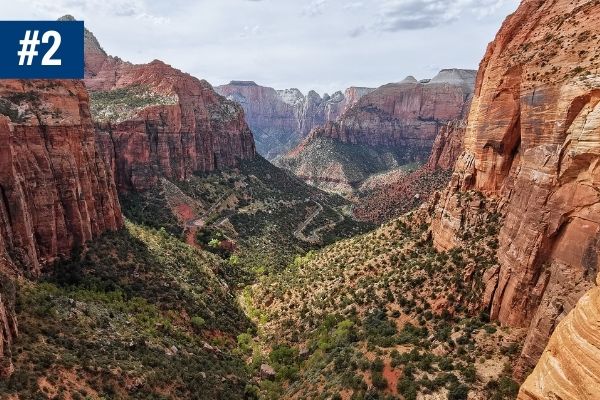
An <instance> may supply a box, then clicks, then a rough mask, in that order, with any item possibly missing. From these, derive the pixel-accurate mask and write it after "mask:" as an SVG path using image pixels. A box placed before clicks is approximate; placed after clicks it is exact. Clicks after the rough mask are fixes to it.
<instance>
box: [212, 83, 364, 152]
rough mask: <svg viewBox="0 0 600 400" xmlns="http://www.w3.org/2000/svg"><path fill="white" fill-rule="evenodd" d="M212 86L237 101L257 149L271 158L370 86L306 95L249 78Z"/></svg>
mask: <svg viewBox="0 0 600 400" xmlns="http://www.w3.org/2000/svg"><path fill="white" fill-rule="evenodd" d="M215 90H216V91H217V92H218V93H219V94H221V95H223V96H225V97H227V98H228V99H229V100H232V101H235V102H237V103H239V104H240V105H241V106H242V107H243V109H244V111H245V115H246V121H247V122H248V125H249V126H250V128H251V129H252V132H253V134H254V138H255V140H256V146H257V150H258V152H259V153H260V154H262V155H263V156H265V157H266V158H267V159H270V160H273V159H275V158H276V157H278V156H279V155H281V154H284V153H286V152H287V151H289V150H290V149H291V148H293V147H294V146H296V145H297V144H298V143H299V142H300V141H301V140H302V139H303V138H304V137H305V136H306V135H307V134H308V133H309V132H310V131H311V130H312V129H313V128H315V127H317V126H320V125H323V124H325V123H326V122H328V121H335V120H336V119H337V118H338V117H339V116H340V115H341V114H342V113H343V112H344V111H345V110H346V109H348V108H349V107H350V106H351V105H353V104H355V103H356V102H357V101H358V100H359V99H360V98H361V97H362V96H363V95H365V94H367V93H370V92H371V91H373V90H374V89H370V88H359V87H351V88H348V89H346V91H345V93H342V92H336V93H334V94H333V95H331V96H329V95H327V94H326V95H325V96H323V97H321V96H320V95H319V94H318V93H316V92H315V91H310V92H309V93H308V94H307V95H306V96H305V95H304V94H302V92H300V91H299V90H298V89H285V90H275V89H273V88H270V87H264V86H259V85H257V84H256V83H255V82H252V81H232V82H231V83H229V84H228V85H223V86H217V87H216V88H215Z"/></svg>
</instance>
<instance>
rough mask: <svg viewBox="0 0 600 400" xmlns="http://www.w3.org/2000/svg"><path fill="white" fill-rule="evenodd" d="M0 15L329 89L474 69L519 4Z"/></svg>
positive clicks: (6, 8) (57, 3)
mask: <svg viewBox="0 0 600 400" xmlns="http://www.w3.org/2000/svg"><path fill="white" fill-rule="evenodd" d="M0 1H1V2H2V3H6V4H3V6H2V17H3V18H2V19H5V20H10V19H15V20H53V19H57V18H58V17H60V16H62V15H64V14H71V15H73V16H74V17H75V18H76V19H78V20H84V21H85V25H86V28H88V29H89V30H91V31H92V32H93V33H94V34H95V35H96V37H97V38H98V40H99V41H100V44H101V45H102V47H103V48H104V50H106V51H107V52H108V53H109V54H111V55H114V56H118V57H120V58H122V59H124V60H127V61H131V62H134V63H145V62H150V61H152V60H154V59H160V60H162V61H164V62H166V63H167V64H170V65H173V66H174V67H176V68H179V69H181V70H183V71H185V72H189V73H190V74H192V75H194V76H196V77H198V78H202V79H206V80H208V81H209V82H210V83H211V84H213V85H215V86H216V85H221V84H225V83H227V82H229V81H231V80H253V81H255V82H257V83H258V84H260V85H264V86H271V87H274V88H276V89H284V88H292V87H295V88H299V89H300V90H302V91H303V92H304V93H306V92H307V91H308V90H311V89H314V90H316V91H317V92H319V93H321V94H323V93H330V94H331V93H332V92H334V91H336V90H344V89H345V88H347V87H349V86H367V87H378V86H380V85H382V84H385V83H389V82H397V81H400V80H402V79H404V78H405V77H406V76H407V75H413V76H415V77H416V78H417V79H424V78H431V77H433V76H434V75H435V74H436V73H437V72H438V71H439V70H440V69H442V68H470V69H477V67H478V65H479V62H480V60H481V58H482V57H483V55H484V53H485V48H486V46H487V44H488V43H489V42H490V41H491V40H493V38H494V36H495V34H496V32H497V31H498V29H499V28H500V25H501V24H502V21H503V20H504V18H505V17H506V16H507V15H508V14H510V13H512V12H513V11H514V10H515V9H516V8H517V6H518V3H519V0H0Z"/></svg>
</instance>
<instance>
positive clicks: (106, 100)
mask: <svg viewBox="0 0 600 400" xmlns="http://www.w3.org/2000/svg"><path fill="white" fill-rule="evenodd" d="M173 104H177V95H175V94H171V95H164V94H159V93H157V92H155V91H153V90H152V89H151V88H150V87H146V86H141V85H133V86H128V87H123V88H119V89H113V90H109V91H96V92H90V108H91V111H92V116H93V118H94V120H95V121H111V122H122V121H125V120H128V119H131V118H132V117H133V116H135V113H136V112H138V111H140V110H142V109H144V108H146V107H148V106H155V105H173Z"/></svg>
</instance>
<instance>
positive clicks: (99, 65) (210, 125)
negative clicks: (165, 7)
mask: <svg viewBox="0 0 600 400" xmlns="http://www.w3.org/2000/svg"><path fill="white" fill-rule="evenodd" d="M97 43H98V41H97V40H96V39H95V38H94V37H93V35H91V33H89V32H88V34H87V36H86V77H85V84H86V87H87V88H88V89H89V91H90V95H91V98H92V111H93V112H94V117H95V120H96V121H97V126H96V130H97V138H98V142H99V143H100V145H101V147H102V148H103V151H104V153H105V155H106V157H107V158H108V159H109V160H110V164H111V166H112V168H113V170H114V175H115V179H116V183H117V187H118V189H119V190H120V191H130V190H135V191H140V190H147V189H149V188H151V187H153V186H154V185H155V184H156V183H157V182H158V179H159V178H160V177H166V178H170V179H175V180H185V179H186V178H187V177H188V176H190V174H192V173H194V172H210V171H214V170H217V169H223V168H229V167H234V166H237V165H238V163H239V161H240V160H243V159H251V158H253V157H254V156H255V154H256V152H255V145H254V139H253V136H252V132H251V131H250V128H249V127H248V125H247V124H246V122H245V120H244V112H243V110H242V108H241V107H240V106H239V105H238V104H237V103H234V102H232V101H229V100H226V99H225V98H224V97H222V96H220V95H218V94H217V93H216V92H215V91H214V90H213V88H212V86H211V85H210V84H209V83H208V82H206V81H204V80H199V79H196V78H194V77H192V76H191V75H189V74H186V73H183V72H181V71H179V70H177V69H175V68H173V67H171V66H169V65H167V64H165V63H163V62H161V61H157V60H155V61H153V62H151V63H149V64H143V65H133V64H130V63H127V62H124V61H122V60H121V59H119V58H115V57H110V56H108V55H106V53H105V52H104V51H103V50H102V49H101V48H100V47H99V46H98V45H97Z"/></svg>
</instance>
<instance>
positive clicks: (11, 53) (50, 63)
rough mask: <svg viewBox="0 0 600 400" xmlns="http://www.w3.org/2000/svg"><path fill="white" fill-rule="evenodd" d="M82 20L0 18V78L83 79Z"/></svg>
mask: <svg viewBox="0 0 600 400" xmlns="http://www.w3.org/2000/svg"><path fill="white" fill-rule="evenodd" d="M83 37H84V27H83V21H0V79H83V71H84V59H83Z"/></svg>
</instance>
